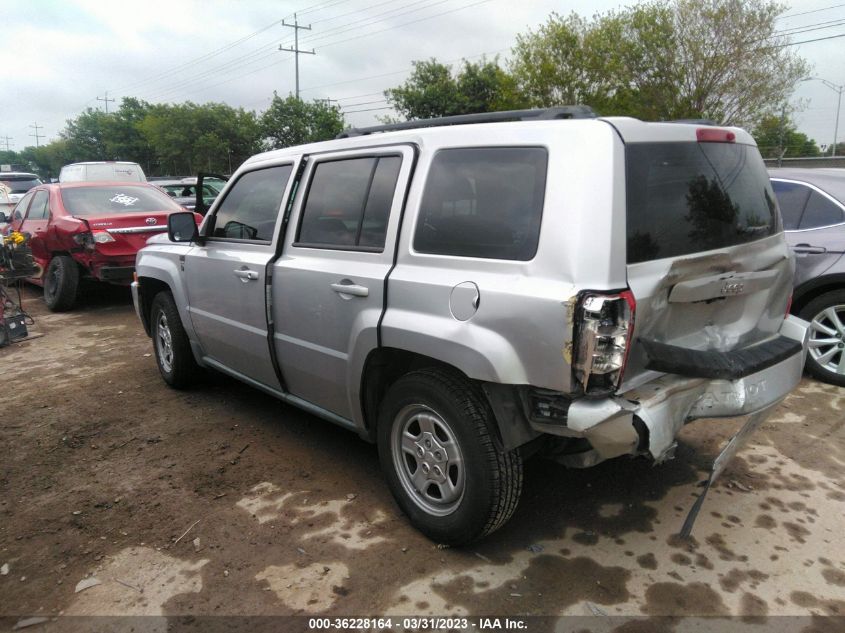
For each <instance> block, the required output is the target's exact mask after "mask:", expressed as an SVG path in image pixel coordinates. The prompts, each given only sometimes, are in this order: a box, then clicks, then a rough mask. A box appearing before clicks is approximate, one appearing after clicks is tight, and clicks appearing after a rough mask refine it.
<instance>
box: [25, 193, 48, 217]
mask: <svg viewBox="0 0 845 633" xmlns="http://www.w3.org/2000/svg"><path fill="white" fill-rule="evenodd" d="M49 199H50V196H49V195H48V194H47V192H46V191H43V190H42V191H36V192H35V198H34V199H33V200H32V206H30V207H29V213H27V215H26V219H27V220H44V219H46V218H48V217H49V215H50V212H49V207H48V205H47V203H48V202H49Z"/></svg>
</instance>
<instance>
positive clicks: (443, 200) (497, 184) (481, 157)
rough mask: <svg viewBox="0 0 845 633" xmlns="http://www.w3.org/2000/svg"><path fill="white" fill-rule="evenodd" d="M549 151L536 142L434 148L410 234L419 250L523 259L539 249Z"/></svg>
mask: <svg viewBox="0 0 845 633" xmlns="http://www.w3.org/2000/svg"><path fill="white" fill-rule="evenodd" d="M547 162H548V154H547V152H546V150H545V149H543V148H539V147H494V148H461V149H446V150H441V151H439V152H437V154H436V155H435V156H434V158H433V160H432V164H431V170H430V172H429V175H428V180H427V182H426V185H425V193H424V194H423V199H422V203H421V205H420V213H419V218H418V219H417V226H416V232H415V236H414V249H415V250H416V251H418V252H420V253H432V254H437V255H457V256H461V257H481V258H488V259H510V260H521V261H526V260H529V259H532V258H533V257H534V255H535V254H536V253H537V243H538V241H539V239H540V221H541V219H542V215H543V200H544V196H545V190H546V165H547Z"/></svg>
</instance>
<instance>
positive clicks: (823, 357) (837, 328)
mask: <svg viewBox="0 0 845 633" xmlns="http://www.w3.org/2000/svg"><path fill="white" fill-rule="evenodd" d="M799 316H800V317H801V318H802V319H804V320H806V321H809V322H810V342H809V345H810V348H809V351H808V353H807V371H809V372H810V373H811V374H812V375H813V376H815V377H816V378H818V379H819V380H823V381H825V382H829V383H831V384H834V385H839V386H840V387H845V290H834V291H832V292H826V293H825V294H823V295H820V296H818V297H816V298H815V299H813V300H812V301H810V303H808V304H807V305H806V306H804V308H803V309H802V310H801V314H800V315H799Z"/></svg>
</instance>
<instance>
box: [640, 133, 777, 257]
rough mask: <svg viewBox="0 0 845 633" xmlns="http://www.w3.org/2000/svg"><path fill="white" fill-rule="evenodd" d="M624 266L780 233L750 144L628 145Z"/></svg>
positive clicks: (771, 199)
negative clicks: (625, 263) (625, 260)
mask: <svg viewBox="0 0 845 633" xmlns="http://www.w3.org/2000/svg"><path fill="white" fill-rule="evenodd" d="M626 163H627V191H628V212H627V234H628V263H629V264H633V263H637V262H643V261H649V260H653V259H662V258H664V257H678V256H681V255H688V254H691V253H696V252H700V251H708V250H712V249H717V248H725V247H729V246H736V245H738V244H745V243H747V242H752V241H754V240H759V239H762V238H764V237H768V236H770V235H774V234H775V233H776V232H777V231H778V224H779V223H778V220H777V212H776V209H777V205H776V203H775V195H774V192H773V191H772V186H771V183H770V181H769V177H768V174H767V172H766V169H765V167H764V165H763V160H762V159H761V158H760V154H759V152H758V151H757V148H756V147H753V146H751V145H743V144H740V143H687V142H681V143H631V144H629V145H628V146H627V148H626Z"/></svg>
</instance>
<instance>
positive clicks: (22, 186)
mask: <svg viewBox="0 0 845 633" xmlns="http://www.w3.org/2000/svg"><path fill="white" fill-rule="evenodd" d="M40 184H41V180H39V179H38V178H35V177H34V176H0V185H3V187H4V188H7V189H8V190H9V193H26V192H27V191H29V190H30V189H32V188H33V187H37V186H38V185H40Z"/></svg>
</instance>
